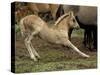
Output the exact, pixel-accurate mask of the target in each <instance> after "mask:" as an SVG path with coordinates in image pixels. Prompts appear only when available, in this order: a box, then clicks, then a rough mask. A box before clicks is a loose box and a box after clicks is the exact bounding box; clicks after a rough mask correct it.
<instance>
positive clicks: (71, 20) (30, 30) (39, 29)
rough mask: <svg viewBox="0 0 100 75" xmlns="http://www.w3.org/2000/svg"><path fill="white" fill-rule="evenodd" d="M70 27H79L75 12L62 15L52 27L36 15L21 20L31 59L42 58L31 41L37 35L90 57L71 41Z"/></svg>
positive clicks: (21, 27)
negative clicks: (69, 35)
mask: <svg viewBox="0 0 100 75" xmlns="http://www.w3.org/2000/svg"><path fill="white" fill-rule="evenodd" d="M70 28H79V25H78V23H77V21H76V19H75V17H74V15H73V12H69V13H66V14H64V15H62V16H61V17H60V18H58V20H57V21H56V22H55V24H54V25H53V26H52V27H48V24H47V23H46V22H44V21H43V20H42V19H41V18H40V17H38V16H36V15H29V16H26V17H24V18H22V19H21V21H20V29H21V34H22V36H23V37H24V38H25V40H24V42H25V46H26V48H27V50H28V52H29V54H30V57H31V59H33V60H34V61H37V58H36V56H37V57H38V58H40V56H39V54H38V53H37V52H36V50H35V49H34V47H33V46H32V43H31V40H32V39H33V37H34V36H35V35H38V36H40V38H42V39H43V40H46V41H47V42H50V43H52V44H61V45H64V46H68V47H70V48H72V49H73V50H74V51H76V52H77V53H79V54H80V55H81V56H83V57H89V55H86V54H85V53H83V52H81V51H80V50H79V49H78V48H77V47H75V46H74V45H73V44H72V43H71V42H70V41H69V38H68V31H69V29H70Z"/></svg>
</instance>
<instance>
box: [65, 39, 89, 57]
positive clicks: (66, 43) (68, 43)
mask: <svg viewBox="0 0 100 75" xmlns="http://www.w3.org/2000/svg"><path fill="white" fill-rule="evenodd" d="M64 45H65V46H68V47H70V48H72V49H73V50H74V51H76V52H77V53H79V54H80V55H81V56H83V57H90V56H89V55H87V54H85V53H83V52H81V51H80V50H79V49H78V48H77V47H75V46H74V45H73V44H72V43H71V42H70V41H69V40H67V41H66V42H65V43H64Z"/></svg>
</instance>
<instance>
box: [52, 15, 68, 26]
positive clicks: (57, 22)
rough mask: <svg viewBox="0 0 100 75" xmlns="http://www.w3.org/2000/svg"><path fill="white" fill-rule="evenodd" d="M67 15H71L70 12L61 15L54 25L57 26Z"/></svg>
mask: <svg viewBox="0 0 100 75" xmlns="http://www.w3.org/2000/svg"><path fill="white" fill-rule="evenodd" d="M67 16H69V15H68V13H65V14H64V15H62V16H61V17H59V18H58V19H57V21H56V22H55V24H54V26H57V25H58V24H59V23H60V22H61V21H62V20H63V19H64V18H65V17H67Z"/></svg>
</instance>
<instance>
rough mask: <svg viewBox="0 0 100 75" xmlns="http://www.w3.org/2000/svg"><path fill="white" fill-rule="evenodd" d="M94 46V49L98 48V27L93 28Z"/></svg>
mask: <svg viewBox="0 0 100 75" xmlns="http://www.w3.org/2000/svg"><path fill="white" fill-rule="evenodd" d="M93 46H94V49H97V27H95V28H94V30H93Z"/></svg>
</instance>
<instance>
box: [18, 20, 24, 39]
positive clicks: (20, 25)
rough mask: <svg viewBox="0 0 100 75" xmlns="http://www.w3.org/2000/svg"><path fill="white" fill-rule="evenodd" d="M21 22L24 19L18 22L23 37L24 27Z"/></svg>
mask: <svg viewBox="0 0 100 75" xmlns="http://www.w3.org/2000/svg"><path fill="white" fill-rule="evenodd" d="M23 21H24V19H21V20H20V23H19V27H20V31H21V35H22V37H25V27H24V24H23Z"/></svg>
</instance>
